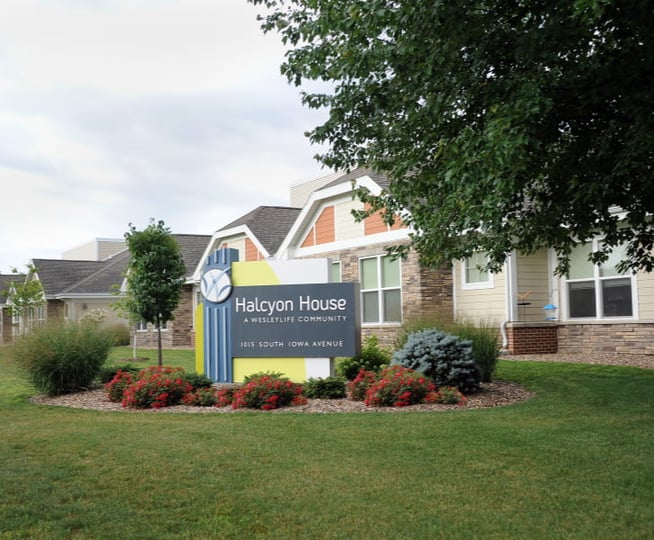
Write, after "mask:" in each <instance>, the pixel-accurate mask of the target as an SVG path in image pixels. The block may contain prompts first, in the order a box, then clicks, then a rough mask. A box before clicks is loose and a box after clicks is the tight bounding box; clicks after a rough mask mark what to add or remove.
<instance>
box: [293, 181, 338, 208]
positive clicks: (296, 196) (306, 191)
mask: <svg viewBox="0 0 654 540" xmlns="http://www.w3.org/2000/svg"><path fill="white" fill-rule="evenodd" d="M342 174H343V173H332V174H328V175H326V176H321V177H320V178H315V179H314V180H309V181H308V182H302V183H300V184H295V185H293V186H291V188H290V199H291V201H290V202H291V206H293V207H294V208H302V207H303V206H304V205H305V204H306V203H307V201H308V200H309V197H311V194H312V193H313V192H314V191H316V190H317V189H320V188H321V187H323V186H325V185H327V184H329V182H331V181H332V180H336V179H337V178H338V177H340V176H342Z"/></svg>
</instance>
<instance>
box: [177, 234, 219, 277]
mask: <svg viewBox="0 0 654 540" xmlns="http://www.w3.org/2000/svg"><path fill="white" fill-rule="evenodd" d="M172 236H173V238H175V240H177V245H178V246H179V253H180V255H181V256H182V260H183V261H184V266H185V267H186V277H187V278H190V277H191V276H192V275H193V272H194V271H195V268H196V266H197V265H198V263H199V262H200V260H201V259H202V255H203V254H204V251H205V249H206V248H207V245H208V244H209V242H210V241H211V235H209V234H173V235H172Z"/></svg>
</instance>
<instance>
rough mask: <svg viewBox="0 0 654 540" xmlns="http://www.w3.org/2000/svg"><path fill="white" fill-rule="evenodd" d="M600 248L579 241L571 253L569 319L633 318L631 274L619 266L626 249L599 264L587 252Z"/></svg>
mask: <svg viewBox="0 0 654 540" xmlns="http://www.w3.org/2000/svg"><path fill="white" fill-rule="evenodd" d="M597 247H598V246H597V243H596V242H593V243H591V244H580V245H578V246H576V247H575V248H574V249H573V250H572V253H571V254H570V272H569V274H568V277H567V279H566V290H567V294H568V316H569V318H571V319H584V318H592V319H603V318H611V317H633V301H632V297H633V293H632V290H633V286H632V277H631V276H630V275H629V274H621V273H620V272H618V270H617V269H616V265H617V263H618V261H620V260H621V259H622V258H623V256H624V250H623V249H621V248H616V249H614V250H613V252H612V253H611V255H610V256H609V259H608V260H607V261H606V262H605V263H603V264H598V265H596V264H593V263H591V262H590V261H589V260H588V255H589V254H590V253H591V251H593V250H594V249H597Z"/></svg>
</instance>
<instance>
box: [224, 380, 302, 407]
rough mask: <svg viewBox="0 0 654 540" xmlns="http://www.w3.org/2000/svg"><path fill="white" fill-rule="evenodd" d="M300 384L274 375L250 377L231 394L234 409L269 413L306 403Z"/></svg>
mask: <svg viewBox="0 0 654 540" xmlns="http://www.w3.org/2000/svg"><path fill="white" fill-rule="evenodd" d="M302 392H303V387H302V385H301V384H296V383H294V382H291V381H290V380H289V379H287V378H286V377H282V376H280V375H278V374H275V373H272V374H271V373H262V374H256V375H252V376H250V377H249V378H248V380H247V382H246V383H245V384H244V385H243V386H241V387H240V388H238V389H235V390H234V391H233V393H232V407H233V408H234V409H241V408H250V409H261V410H264V411H269V410H272V409H278V408H279V407H285V406H289V405H300V404H303V403H306V402H307V401H306V398H305V397H304V396H303V395H302Z"/></svg>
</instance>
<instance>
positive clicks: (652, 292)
mask: <svg viewBox="0 0 654 540" xmlns="http://www.w3.org/2000/svg"><path fill="white" fill-rule="evenodd" d="M636 282H637V287H638V310H639V314H638V316H639V319H640V320H641V321H645V320H654V273H653V272H650V273H644V272H639V273H638V275H637V276H636Z"/></svg>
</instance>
